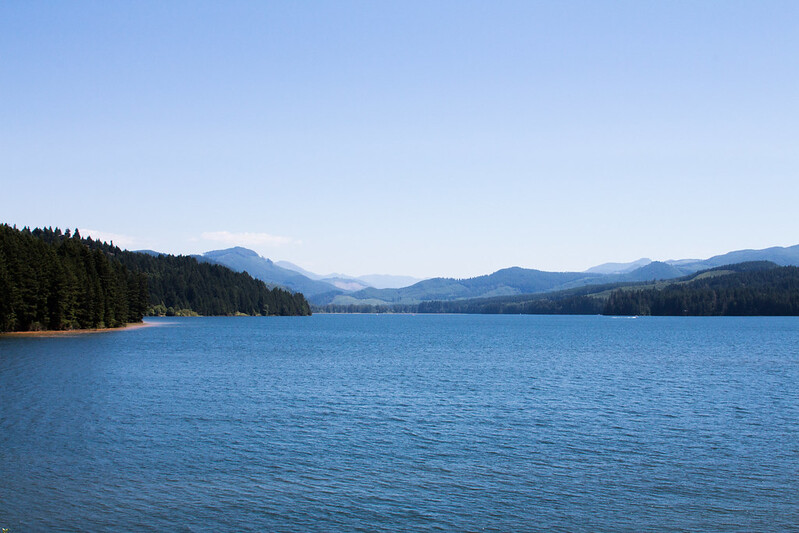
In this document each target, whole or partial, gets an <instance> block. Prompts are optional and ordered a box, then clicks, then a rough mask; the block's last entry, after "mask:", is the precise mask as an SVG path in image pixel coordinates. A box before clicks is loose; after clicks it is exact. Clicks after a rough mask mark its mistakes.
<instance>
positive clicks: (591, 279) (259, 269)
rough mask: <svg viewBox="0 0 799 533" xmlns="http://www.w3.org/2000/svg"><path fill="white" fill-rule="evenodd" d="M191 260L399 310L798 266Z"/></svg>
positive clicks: (228, 254) (782, 251) (782, 258)
mask: <svg viewBox="0 0 799 533" xmlns="http://www.w3.org/2000/svg"><path fill="white" fill-rule="evenodd" d="M195 257H196V258H197V259H198V260H200V261H207V262H211V263H217V264H221V265H224V266H227V267H228V268H231V269H233V270H236V271H238V272H242V271H246V272H248V273H249V274H250V275H251V276H253V277H254V278H257V279H260V280H262V281H264V282H266V283H267V284H268V285H271V286H281V287H285V288H288V289H290V290H292V291H295V292H302V293H303V294H304V295H305V296H306V297H307V298H308V300H309V301H310V302H311V303H312V304H314V305H317V306H324V305H328V304H332V305H337V306H348V305H397V304H400V305H402V304H417V303H419V302H424V301H433V300H435V301H453V300H462V299H471V298H491V297H497V296H512V295H518V294H537V293H545V292H554V291H562V290H568V289H573V288H578V287H584V286H588V285H597V284H611V283H623V282H638V281H652V280H668V279H676V278H679V277H682V276H686V275H688V274H693V273H695V272H698V271H700V270H706V269H710V268H714V267H718V266H722V265H729V264H735V263H743V262H749V261H771V262H773V263H775V264H777V265H780V266H789V265H793V266H799V245H796V246H791V247H787V248H783V247H773V248H767V249H764V250H738V251H734V252H729V253H726V254H723V255H717V256H714V257H711V258H709V259H679V260H669V261H651V260H650V259H646V258H644V259H639V260H637V261H633V262H630V263H605V264H603V265H598V266H595V267H592V268H590V269H588V270H586V271H585V272H546V271H541V270H535V269H526V268H520V267H512V268H505V269H502V270H498V271H496V272H494V273H493V274H488V275H484V276H477V277H474V278H468V279H454V278H432V279H427V280H421V281H419V280H416V279H414V278H410V277H407V276H381V275H374V276H360V277H354V276H347V275H344V274H329V275H327V276H323V275H319V274H315V273H313V272H309V271H307V270H305V269H303V268H301V267H299V266H297V265H294V264H292V263H289V262H287V261H278V262H273V261H271V260H269V259H266V258H264V257H261V256H259V255H258V254H257V253H256V252H254V251H252V250H248V249H246V248H241V247H236V248H229V249H226V250H215V251H211V252H206V253H205V254H203V255H201V256H195Z"/></svg>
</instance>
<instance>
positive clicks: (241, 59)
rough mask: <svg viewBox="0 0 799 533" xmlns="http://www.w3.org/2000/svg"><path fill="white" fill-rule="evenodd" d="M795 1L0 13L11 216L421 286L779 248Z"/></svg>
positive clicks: (783, 229) (789, 182)
mask: <svg viewBox="0 0 799 533" xmlns="http://www.w3.org/2000/svg"><path fill="white" fill-rule="evenodd" d="M797 15H799V5H797V4H796V3H793V2H763V3H734V4H733V3H729V2H721V1H718V2H703V3H701V4H696V3H692V2H669V3H643V2H606V3H595V2H569V3H539V2H492V3H482V2H468V1H467V2H450V1H446V2H432V3H431V2H396V3H391V2H381V3H376V4H368V3H359V2H336V3H329V4H326V3H318V4H293V3H276V2H258V3H255V2H253V3H248V2H231V3H205V2H170V3H156V2H151V3H147V2H142V3H130V4H119V3H108V4H106V3H88V2H73V3H68V4H60V5H59V4H37V3H23V2H17V3H4V4H2V5H0V54H2V56H3V58H4V59H3V61H2V62H1V63H0V88H1V90H2V95H3V98H2V99H0V116H2V117H3V127H2V128H0V176H2V185H3V191H4V194H3V195H0V213H2V217H1V218H2V220H0V222H6V223H9V224H16V225H17V226H19V227H22V226H26V225H27V226H31V227H34V226H39V227H43V226H58V227H61V228H64V229H65V228H67V227H68V228H72V229H74V228H75V227H78V228H81V229H82V231H83V228H90V229H89V230H87V231H89V232H91V233H92V234H93V235H95V236H98V237H100V238H103V239H105V240H114V242H115V243H116V244H118V245H120V246H122V247H124V248H128V249H153V250H158V251H163V252H167V253H175V254H194V253H203V252H206V251H209V250H214V249H222V248H228V247H231V246H236V245H239V246H244V247H246V248H250V249H253V250H255V251H256V252H257V253H258V254H259V255H262V256H264V257H268V258H270V259H273V260H285V261H290V262H292V263H295V264H297V265H299V266H301V267H303V268H305V269H307V270H310V271H313V272H318V273H322V274H324V273H328V272H341V273H345V274H348V275H353V276H358V275H366V274H392V275H408V276H414V277H417V278H428V277H436V276H446V277H457V278H467V277H473V276H479V275H483V274H488V273H491V272H494V271H496V270H499V269H501V268H507V267H511V266H520V267H525V268H535V269H539V270H549V271H584V270H586V269H588V268H590V267H593V266H596V265H600V264H603V263H607V262H632V261H635V260H637V259H639V258H642V257H648V258H652V259H653V260H669V259H681V258H708V257H711V256H714V255H718V254H723V253H726V252H729V251H732V250H740V249H761V248H768V247H772V246H791V245H794V244H797V242H799V241H798V240H797V238H796V235H797V234H799V232H797V230H799V222H797V219H796V216H795V205H794V204H795V203H796V198H799V180H797V179H796V178H797V174H798V173H799V152H797V151H796V149H795V147H796V146H797V145H799V120H797V119H799V100H797V98H796V94H797V93H798V92H799V86H798V85H799V83H798V82H799V68H797V67H799V57H797V55H796V54H795V50H797V49H799V34H797V32H796V31H795V22H794V21H795V20H796V17H797Z"/></svg>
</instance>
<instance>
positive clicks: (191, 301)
mask: <svg viewBox="0 0 799 533" xmlns="http://www.w3.org/2000/svg"><path fill="white" fill-rule="evenodd" d="M310 312H311V311H310V307H309V305H308V302H307V301H306V300H305V298H304V297H303V295H302V294H293V293H291V292H289V291H286V290H283V289H277V288H275V289H269V288H268V287H267V286H266V285H265V284H264V283H263V282H261V281H258V280H255V279H253V278H252V277H251V276H250V275H249V274H247V273H246V272H243V273H238V272H233V271H231V270H230V269H228V268H226V267H223V266H220V265H214V264H209V263H199V262H198V261H197V260H195V259H194V258H192V257H185V256H172V255H163V254H161V255H159V254H146V253H138V252H128V251H123V250H121V249H119V248H118V247H116V246H114V245H113V243H110V244H108V243H104V242H100V241H94V240H92V239H91V238H88V239H82V238H81V237H80V234H79V233H78V231H77V230H75V233H74V234H71V233H70V231H69V230H67V231H66V232H65V233H62V232H61V230H58V229H55V230H53V229H51V228H45V229H35V230H33V231H30V230H29V229H27V228H25V229H23V230H18V229H16V228H12V227H10V226H8V225H5V224H4V225H0V331H29V330H41V329H49V330H61V329H76V328H103V327H116V326H121V325H123V324H125V323H126V322H138V321H141V319H142V315H144V314H162V315H185V316H191V315H198V314H200V315H237V314H247V315H308V314H310Z"/></svg>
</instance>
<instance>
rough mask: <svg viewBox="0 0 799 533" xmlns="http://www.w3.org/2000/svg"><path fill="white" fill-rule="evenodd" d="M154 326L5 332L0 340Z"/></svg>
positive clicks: (107, 331)
mask: <svg viewBox="0 0 799 533" xmlns="http://www.w3.org/2000/svg"><path fill="white" fill-rule="evenodd" d="M155 325H156V324H153V323H152V322H133V323H130V324H125V325H124V326H120V327H118V328H88V329H59V330H44V331H6V332H2V333H0V338H3V337H64V336H67V337H68V336H72V335H87V334H92V333H110V332H114V331H130V330H134V329H140V328H149V327H153V326H155Z"/></svg>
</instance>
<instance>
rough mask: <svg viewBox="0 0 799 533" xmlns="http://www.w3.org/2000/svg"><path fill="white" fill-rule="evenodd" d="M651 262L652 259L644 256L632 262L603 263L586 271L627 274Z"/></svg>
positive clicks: (591, 272)
mask: <svg viewBox="0 0 799 533" xmlns="http://www.w3.org/2000/svg"><path fill="white" fill-rule="evenodd" d="M651 262H652V260H651V259H649V258H648V257H642V258H641V259H638V260H637V261H632V262H630V263H602V264H601V265H597V266H595V267H591V268H589V269H588V270H586V272H587V273H590V274H626V273H627V272H632V271H633V270H635V269H637V268H641V267H644V266H646V265H648V264H649V263H651Z"/></svg>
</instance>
